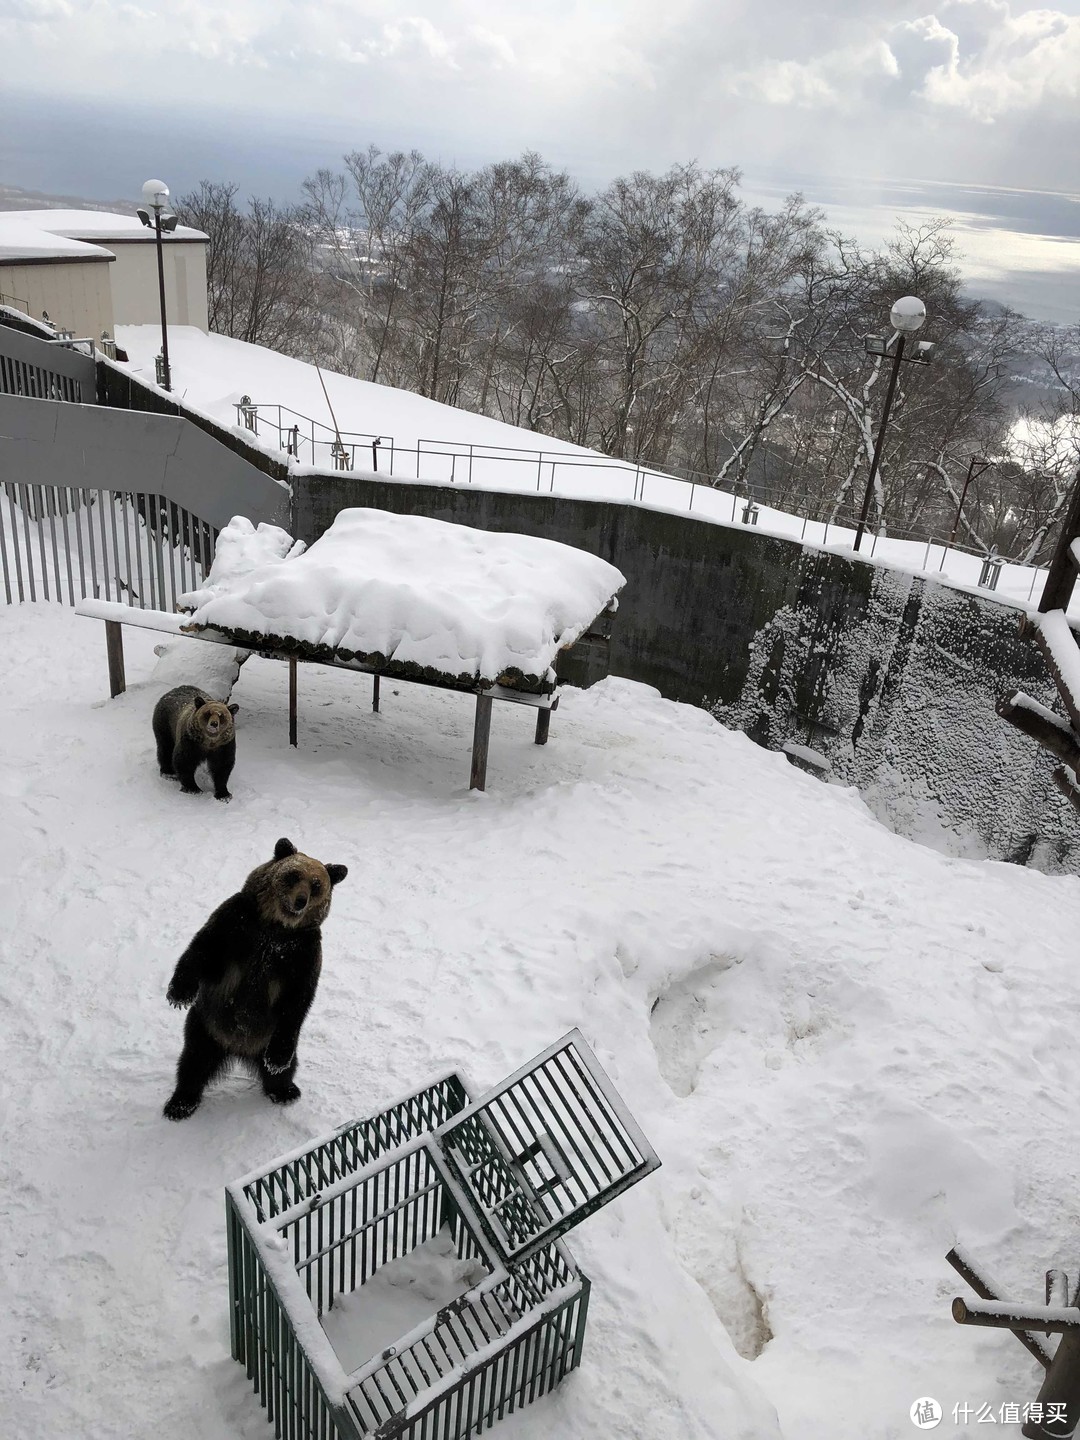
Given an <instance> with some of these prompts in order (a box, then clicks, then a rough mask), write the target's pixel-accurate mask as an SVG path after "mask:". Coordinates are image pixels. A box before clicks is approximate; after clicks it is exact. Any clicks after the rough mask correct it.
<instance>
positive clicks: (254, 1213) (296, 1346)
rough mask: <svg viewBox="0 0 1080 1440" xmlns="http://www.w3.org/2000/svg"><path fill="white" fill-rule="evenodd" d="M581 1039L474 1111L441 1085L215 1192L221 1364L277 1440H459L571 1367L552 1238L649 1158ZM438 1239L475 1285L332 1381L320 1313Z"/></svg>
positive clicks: (555, 1049)
mask: <svg viewBox="0 0 1080 1440" xmlns="http://www.w3.org/2000/svg"><path fill="white" fill-rule="evenodd" d="M659 1163H660V1162H659V1160H658V1159H657V1158H656V1155H655V1154H654V1153H653V1151H652V1149H651V1148H650V1146H649V1145H648V1142H647V1141H646V1140H645V1139H644V1137H643V1136H642V1135H641V1133H640V1131H639V1130H638V1129H637V1126H636V1125H635V1124H634V1122H633V1120H632V1119H631V1118H630V1116H629V1115H628V1114H627V1112H626V1110H625V1107H624V1106H623V1105H622V1102H621V1100H620V1099H619V1097H618V1096H617V1094H616V1093H615V1091H614V1089H613V1088H612V1086H611V1082H610V1081H609V1080H608V1078H607V1076H606V1075H605V1074H604V1072H603V1071H602V1070H601V1068H600V1066H599V1064H598V1063H597V1061H596V1059H595V1057H594V1056H593V1054H592V1052H591V1051H590V1050H589V1048H588V1046H587V1045H586V1044H585V1042H584V1040H583V1039H582V1037H581V1035H580V1034H579V1032H578V1031H576V1030H575V1031H571V1033H570V1034H569V1035H567V1036H564V1037H563V1039H562V1040H560V1041H558V1042H557V1043H556V1044H555V1045H553V1046H551V1047H550V1048H549V1049H548V1050H546V1051H545V1052H544V1053H543V1054H542V1055H540V1056H538V1057H537V1058H536V1059H535V1060H533V1061H532V1062H530V1064H529V1065H527V1066H525V1067H523V1068H522V1069H521V1070H519V1071H518V1072H517V1073H516V1074H515V1075H513V1076H511V1077H510V1079H509V1080H507V1081H505V1082H504V1083H503V1084H502V1085H501V1086H499V1087H497V1088H496V1089H495V1090H494V1091H491V1092H489V1093H488V1094H487V1095H485V1096H484V1097H482V1098H481V1099H480V1100H478V1101H475V1102H474V1101H472V1100H471V1099H470V1096H469V1094H468V1092H467V1090H466V1088H465V1085H464V1083H463V1082H462V1080H461V1078H460V1077H459V1076H458V1075H456V1074H449V1075H446V1076H444V1077H442V1078H441V1079H439V1080H437V1081H435V1082H434V1083H433V1084H430V1085H428V1086H426V1087H425V1088H424V1089H422V1090H419V1091H417V1092H416V1093H415V1094H413V1095H410V1096H408V1097H406V1098H405V1099H403V1100H400V1101H398V1102H397V1103H396V1104H394V1105H391V1106H390V1107H388V1108H387V1109H386V1110H384V1111H382V1112H381V1113H380V1114H378V1115H375V1116H372V1117H370V1118H369V1119H366V1120H360V1121H357V1122H354V1123H352V1124H350V1125H347V1126H345V1127H343V1128H342V1129H341V1130H339V1131H337V1132H335V1134H333V1135H331V1136H329V1137H327V1138H326V1139H323V1140H320V1141H317V1142H314V1143H313V1144H312V1145H310V1146H309V1147H307V1148H305V1149H304V1150H302V1151H298V1152H296V1153H294V1154H292V1155H287V1156H284V1157H282V1158H280V1159H278V1160H277V1161H275V1162H274V1164H273V1165H272V1166H271V1167H270V1168H269V1169H268V1170H266V1171H261V1172H259V1173H257V1174H254V1175H250V1176H247V1177H245V1178H244V1179H243V1180H240V1181H237V1182H236V1183H235V1184H233V1185H230V1186H229V1187H228V1189H227V1191H226V1215H227V1231H228V1253H229V1295H230V1313H231V1317H232V1354H233V1358H234V1359H235V1360H238V1361H239V1362H240V1363H241V1364H243V1365H244V1366H245V1367H246V1370H247V1375H248V1378H249V1379H250V1380H251V1382H252V1384H253V1386H254V1388H255V1392H256V1394H257V1395H258V1396H259V1399H260V1400H261V1402H262V1404H263V1406H264V1407H265V1409H266V1412H267V1419H268V1420H270V1421H271V1422H272V1423H273V1425H274V1433H275V1436H278V1437H280V1436H285V1437H287V1440H365V1437H372V1440H390V1437H398V1436H400V1437H406V1440H464V1437H467V1436H471V1435H478V1434H480V1433H482V1432H483V1431H484V1430H486V1429H488V1428H489V1427H490V1426H491V1425H492V1424H494V1423H495V1421H497V1420H499V1419H501V1418H502V1417H503V1416H504V1415H507V1414H510V1413H511V1412H513V1411H514V1410H516V1409H519V1408H520V1407H521V1406H523V1405H526V1404H529V1403H531V1402H532V1401H533V1400H535V1399H537V1398H538V1397H539V1396H541V1395H544V1394H546V1393H547V1392H548V1391H549V1390H551V1389H552V1388H553V1387H554V1386H555V1385H557V1384H558V1383H559V1382H560V1381H561V1380H562V1379H563V1377H564V1376H565V1375H566V1374H567V1373H568V1372H569V1371H570V1370H572V1369H574V1368H575V1366H577V1365H578V1364H579V1363H580V1361H581V1353H582V1342H583V1338H584V1332H585V1320H586V1316H587V1313H588V1305H589V1281H588V1279H587V1278H586V1277H585V1276H584V1275H583V1274H582V1273H581V1271H580V1270H579V1269H578V1267H577V1265H576V1264H575V1263H574V1261H573V1259H572V1258H571V1257H570V1255H569V1254H568V1252H567V1250H566V1248H565V1246H564V1245H563V1244H562V1241H561V1239H560V1238H559V1237H560V1236H561V1235H562V1234H563V1233H564V1232H565V1231H566V1230H567V1229H569V1228H570V1227H571V1226H572V1225H574V1224H576V1223H577V1221H578V1220H580V1219H581V1218H583V1216H584V1215H587V1214H589V1213H591V1212H592V1211H593V1210H595V1209H597V1208H598V1207H599V1206H600V1205H602V1204H604V1203H606V1201H607V1200H609V1199H611V1198H612V1197H613V1196H614V1195H615V1194H618V1193H619V1191H621V1190H623V1189H625V1188H626V1186H628V1185H631V1184H633V1183H634V1182H635V1181H636V1180H638V1179H640V1178H642V1176H643V1175H645V1174H647V1173H648V1172H649V1171H650V1170H653V1169H655V1168H656V1166H657V1165H659ZM444 1232H445V1235H446V1236H447V1237H449V1241H450V1243H451V1246H452V1251H453V1253H454V1254H455V1255H456V1256H457V1257H458V1258H459V1259H460V1260H462V1261H470V1262H473V1264H472V1271H473V1273H474V1274H475V1273H476V1272H478V1271H479V1272H481V1273H482V1278H481V1279H479V1280H478V1281H474V1283H472V1284H471V1285H470V1286H469V1288H468V1289H466V1290H465V1292H464V1293H463V1294H460V1295H458V1296H457V1297H456V1298H454V1299H452V1300H451V1301H450V1302H449V1303H447V1304H444V1305H442V1306H441V1307H440V1308H438V1309H437V1310H436V1311H435V1313H433V1314H432V1315H431V1316H430V1317H429V1318H427V1319H426V1320H424V1321H423V1322H422V1323H420V1324H418V1325H416V1326H414V1327H413V1328H412V1329H411V1330H409V1331H408V1333H406V1334H405V1335H403V1336H402V1337H401V1338H400V1339H398V1340H397V1341H396V1343H395V1344H392V1345H389V1346H384V1347H382V1348H381V1349H379V1350H378V1352H377V1353H376V1354H374V1355H372V1356H371V1357H370V1358H369V1359H367V1360H366V1361H365V1362H364V1363H362V1364H360V1365H359V1366H358V1367H357V1368H355V1369H353V1370H351V1371H346V1370H345V1369H344V1368H343V1365H342V1363H341V1360H340V1359H339V1357H338V1354H337V1352H336V1350H335V1349H334V1346H333V1344H332V1343H331V1341H330V1339H329V1338H328V1335H327V1333H326V1331H325V1329H324V1328H323V1323H322V1322H323V1318H324V1317H326V1316H328V1315H329V1314H330V1312H332V1311H333V1310H334V1307H335V1303H337V1304H339V1305H340V1304H341V1303H342V1302H343V1301H345V1300H346V1299H347V1298H348V1297H351V1296H353V1295H354V1294H355V1293H356V1292H358V1291H360V1290H362V1287H363V1286H364V1285H365V1284H366V1283H367V1282H368V1281H369V1280H371V1279H372V1277H373V1276H374V1275H375V1274H376V1273H377V1272H378V1271H379V1270H380V1269H381V1268H382V1267H383V1266H385V1265H388V1264H390V1263H391V1262H393V1261H398V1260H400V1259H402V1258H403V1257H405V1256H407V1255H409V1254H410V1253H411V1252H412V1251H414V1250H416V1249H417V1247H419V1246H421V1245H424V1244H425V1243H426V1242H427V1241H430V1240H433V1239H435V1238H436V1237H438V1236H440V1235H441V1234H443V1233H444Z"/></svg>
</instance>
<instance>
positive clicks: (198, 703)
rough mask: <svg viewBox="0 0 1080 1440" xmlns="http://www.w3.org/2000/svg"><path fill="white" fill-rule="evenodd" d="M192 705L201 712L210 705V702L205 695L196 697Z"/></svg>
mask: <svg viewBox="0 0 1080 1440" xmlns="http://www.w3.org/2000/svg"><path fill="white" fill-rule="evenodd" d="M191 703H192V705H194V707H195V709H196V710H201V709H202V707H203V706H204V705H209V704H210V701H209V700H208V699H207V698H206V696H205V695H196V696H195V697H194V699H193V700H192V702H191Z"/></svg>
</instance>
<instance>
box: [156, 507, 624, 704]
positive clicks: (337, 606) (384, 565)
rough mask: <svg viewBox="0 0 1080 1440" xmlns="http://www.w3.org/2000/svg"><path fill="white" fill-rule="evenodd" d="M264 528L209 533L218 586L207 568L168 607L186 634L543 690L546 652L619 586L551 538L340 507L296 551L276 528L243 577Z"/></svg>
mask: <svg viewBox="0 0 1080 1440" xmlns="http://www.w3.org/2000/svg"><path fill="white" fill-rule="evenodd" d="M266 528H267V527H264V526H260V528H259V531H258V532H256V531H255V530H254V529H253V527H252V525H251V523H250V521H248V520H245V519H244V518H243V517H238V518H236V519H234V520H233V521H232V522H231V523H230V525H229V526H228V527H226V529H225V530H224V531H223V532H222V539H225V537H226V536H228V537H229V538H228V543H227V544H226V553H225V560H224V562H223V567H222V572H221V576H220V579H219V576H218V574H217V565H216V563H215V566H214V571H212V572H211V574H210V576H209V583H208V584H207V586H206V587H204V589H202V590H200V591H197V592H193V593H192V594H190V595H185V596H181V597H180V601H179V603H180V605H181V606H182V607H184V608H185V609H192V610H193V613H192V615H191V620H190V627H196V628H210V629H218V630H223V631H226V632H228V633H233V634H238V635H241V636H247V635H249V634H255V635H265V636H268V637H269V636H274V637H278V638H286V639H291V640H298V641H301V642H303V643H305V644H308V645H313V646H320V647H328V648H330V649H332V650H335V651H339V652H344V653H345V656H346V658H349V657H350V656H351V655H360V656H370V655H377V656H381V657H384V659H385V661H387V662H393V663H395V664H399V665H418V666H423V667H425V668H426V669H427V668H429V669H432V670H435V671H438V672H439V673H440V674H444V675H450V676H453V677H455V678H456V679H460V680H461V681H462V682H463V683H470V682H472V681H480V682H482V683H484V684H487V685H492V684H495V683H496V682H497V681H498V679H499V677H500V676H501V675H503V674H505V673H506V672H510V673H511V674H514V673H520V674H521V675H524V676H526V677H539V678H541V679H545V680H548V681H551V680H553V679H554V672H553V671H552V668H551V667H552V663H553V661H554V659H555V656H556V654H557V652H558V651H559V650H560V649H561V648H562V647H563V646H566V645H571V644H573V642H574V641H575V640H576V639H577V638H578V636H579V635H581V634H582V632H583V631H584V630H585V629H586V628H587V627H588V625H589V624H590V623H591V622H592V621H593V620H595V619H596V617H597V615H598V614H599V613H600V612H601V611H602V610H603V609H604V607H605V605H606V604H607V603H608V601H609V600H610V599H611V597H612V595H613V594H614V593H615V592H616V590H618V589H620V588H621V586H623V585H624V584H625V583H626V581H625V577H624V576H623V575H622V574H621V573H620V572H619V571H618V570H616V569H615V567H614V566H613V565H609V564H608V563H607V561H606V560H601V559H600V558H599V557H598V556H596V555H590V554H589V553H588V552H587V551H584V550H577V549H575V548H574V547H573V546H570V545H562V544H560V543H559V542H557V541H555V540H542V539H539V538H537V537H536V536H532V535H514V534H496V533H494V532H492V531H488V530H476V529H473V528H472V527H471V526H468V525H451V524H448V523H447V522H446V521H444V520H431V519H429V518H428V517H427V516H423V515H393V514H390V513H389V512H387V511H385V510H368V509H353V510H342V511H340V512H339V513H338V515H337V516H336V517H335V519H334V523H333V524H332V525H331V526H330V528H329V529H328V530H326V531H325V533H324V534H323V535H321V536H320V537H319V539H318V540H316V541H315V543H314V544H313V545H312V546H311V547H310V548H309V549H307V550H303V551H302V553H299V554H297V553H296V551H295V549H292V550H289V549H288V547H287V543H286V542H288V539H289V537H288V536H286V535H284V532H282V531H277V534H276V536H272V537H270V539H271V541H274V542H276V544H277V550H276V552H275V553H273V554H272V555H271V558H270V559H269V560H267V561H264V562H263V563H261V564H259V563H256V564H254V568H251V569H249V570H246V571H244V570H243V568H242V567H244V566H247V565H248V564H249V563H251V562H252V561H253V560H255V559H256V556H255V555H254V554H253V548H256V547H257V546H258V544H259V542H260V535H261V532H262V531H263V530H264V529H266ZM269 528H270V529H274V528H275V527H269ZM230 531H232V532H233V533H232V535H230V534H229V532H230ZM282 547H285V548H286V551H287V553H286V554H285V555H284V557H283V556H282V554H281V553H280V552H281V550H282Z"/></svg>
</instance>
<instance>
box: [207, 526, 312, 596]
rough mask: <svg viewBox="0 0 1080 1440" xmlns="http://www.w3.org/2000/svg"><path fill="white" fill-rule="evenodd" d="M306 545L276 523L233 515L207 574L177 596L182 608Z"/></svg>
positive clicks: (277, 562) (221, 534) (220, 534)
mask: <svg viewBox="0 0 1080 1440" xmlns="http://www.w3.org/2000/svg"><path fill="white" fill-rule="evenodd" d="M306 548H307V547H306V546H305V544H304V542H303V540H294V539H293V537H292V536H291V535H290V534H289V533H288V531H286V530H282V529H281V527H280V526H279V525H269V524H267V523H266V522H265V521H262V522H260V524H258V525H253V524H252V523H251V521H250V520H249V519H248V518H247V517H246V516H245V515H234V516H233V518H232V519H231V520H230V521H229V523H228V525H226V526H225V527H224V528H223V529H222V530H221V531H220V532H219V534H218V538H217V544H216V545H215V547H214V561H213V564H212V565H211V566H210V573H209V574H208V575H207V577H206V580H205V581H204V583H203V584H202V585H201V586H200V587H199V589H198V590H189V591H188V592H187V593H186V594H185V595H183V596H181V597H180V599H181V600H182V602H183V608H184V609H185V610H195V609H197V608H198V607H199V606H200V605H205V604H206V603H207V601H208V600H210V599H211V598H212V597H213V596H215V595H217V594H220V593H221V592H222V591H225V590H228V589H229V588H230V586H234V585H236V584H237V582H238V581H240V580H242V579H244V578H246V577H247V576H248V575H250V573H251V572H252V571H253V570H255V569H258V568H260V567H263V566H273V565H278V564H280V563H281V562H282V561H283V560H288V559H289V558H290V557H296V556H297V555H302V554H303V553H304V551H305V549H306Z"/></svg>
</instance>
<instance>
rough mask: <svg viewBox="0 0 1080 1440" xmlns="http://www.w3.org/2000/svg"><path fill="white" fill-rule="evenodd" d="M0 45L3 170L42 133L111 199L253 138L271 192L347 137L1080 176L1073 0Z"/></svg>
mask: <svg viewBox="0 0 1080 1440" xmlns="http://www.w3.org/2000/svg"><path fill="white" fill-rule="evenodd" d="M0 49H2V50H3V52H4V53H5V54H6V55H7V56H8V57H10V58H13V59H14V61H15V63H14V64H13V65H12V64H10V59H9V63H8V64H7V65H6V66H5V71H6V74H5V87H6V100H5V102H4V108H5V110H6V111H7V113H6V114H4V115H3V116H2V118H3V119H4V121H5V124H4V131H5V135H6V138H5V140H4V142H3V150H2V152H0V159H2V162H3V166H4V178H5V179H6V180H8V181H9V182H10V183H16V184H21V185H25V186H34V183H35V180H39V181H40V182H41V183H40V184H38V185H37V186H36V188H49V187H54V186H55V185H56V183H57V182H56V181H55V180H53V179H51V178H50V176H51V175H52V174H54V173H55V172H56V171H57V170H59V169H60V168H61V167H60V165H59V162H58V159H57V157H56V152H57V151H59V149H60V148H61V145H62V144H63V143H66V144H67V145H68V146H69V148H70V149H71V150H72V152H73V158H79V159H81V161H82V163H83V164H84V165H85V164H86V163H87V162H88V161H89V160H90V159H91V157H93V173H94V184H95V186H96V187H102V186H104V187H105V188H106V189H111V190H112V191H115V192H116V193H117V194H124V193H126V192H127V190H129V189H130V188H131V187H130V178H129V173H130V167H131V165H134V166H135V168H136V170H137V171H138V173H139V174H141V171H142V169H146V168H147V165H150V167H151V168H153V162H154V161H155V160H156V159H158V158H161V159H165V158H167V159H168V160H169V163H170V166H171V167H173V168H174V169H175V171H176V175H175V178H176V179H177V180H178V181H179V182H180V183H181V184H182V185H184V184H187V183H190V182H191V181H192V180H193V179H195V178H198V175H201V174H202V173H203V171H204V170H206V169H207V167H213V165H215V164H220V163H225V162H227V161H229V160H230V159H232V158H233V152H234V151H235V150H237V148H239V151H240V152H243V151H244V150H246V149H247V148H249V146H250V144H251V142H253V141H254V140H255V139H256V137H261V140H262V148H263V149H264V150H265V151H266V153H265V154H263V155H262V156H261V157H260V158H259V162H258V164H257V165H256V164H254V163H251V162H249V166H250V174H251V182H249V183H253V182H254V181H256V180H258V181H259V182H261V183H262V184H263V186H264V188H265V185H266V184H267V183H268V181H269V180H270V179H271V178H272V177H274V176H276V177H277V182H278V183H277V187H276V188H278V189H279V190H280V191H284V190H285V189H287V188H288V187H289V185H290V183H291V184H294V185H295V183H296V177H297V175H298V174H301V173H306V172H307V170H308V169H309V168H310V166H311V164H312V162H313V161H314V160H316V157H317V156H318V155H322V157H323V158H322V160H321V162H320V163H324V164H334V163H336V161H337V160H338V158H339V157H340V155H341V154H342V153H344V152H345V151H346V150H348V149H352V148H356V147H359V146H364V145H366V144H368V143H375V144H379V145H382V146H394V147H401V148H409V147H412V146H416V147H418V148H420V149H422V150H423V151H424V152H425V153H428V154H431V155H433V156H437V157H439V158H442V159H443V160H444V161H446V162H457V163H459V164H463V165H471V164H475V163H478V162H479V163H482V162H483V161H484V160H487V159H494V158H501V157H504V156H506V155H509V154H513V153H517V152H519V151H520V150H522V149H524V148H532V149H536V150H538V151H540V152H541V153H542V154H544V155H545V156H547V157H549V158H550V159H552V160H553V161H554V162H555V163H558V164H560V165H566V166H568V167H569V168H572V169H573V170H574V171H575V173H577V174H578V175H579V176H580V177H581V178H583V179H584V180H587V181H591V182H602V181H603V179H605V178H607V177H609V176H610V175H612V174H615V173H618V172H620V171H625V170H628V169H633V168H648V169H656V168H663V167H665V166H667V165H669V164H671V163H673V162H675V161H679V160H687V159H690V158H692V157H693V158H697V159H698V160H700V161H701V162H702V163H703V164H707V165H728V164H738V165H740V166H742V167H744V168H745V169H747V170H758V169H760V168H762V167H769V166H771V167H778V168H780V169H784V170H792V171H795V170H802V171H807V170H811V171H814V172H816V173H819V174H839V175H866V176H876V177H880V178H886V179H896V178H900V177H905V176H907V177H917V178H919V179H922V180H948V181H954V182H972V183H978V184H984V185H1001V186H1009V187H1033V188H1039V189H1049V190H1065V191H1070V190H1080V157H1078V155H1077V153H1076V147H1075V145H1074V144H1073V143H1072V136H1073V133H1074V131H1075V127H1076V122H1077V115H1078V110H1080V0H1058V3H1057V4H1056V5H1053V6H1050V7H1037V6H1035V5H1032V4H1028V3H1024V0H887V3H885V4H868V3H867V0H816V3H815V4H813V5H807V4H806V3H805V0H666V3H665V4H664V5H662V6H658V5H657V4H656V3H655V0H620V3H616V0H587V3H586V0H534V3H532V4H531V5H530V6H528V7H525V6H516V5H515V6H509V5H505V4H503V5H498V4H492V3H491V0H485V3H480V0H437V3H431V0H407V3H405V4H399V3H394V0H233V3H231V4H230V5H229V6H228V7H219V6H216V5H210V4H207V3H204V0H169V3H168V4H158V3H155V0H0ZM11 77H14V78H11ZM50 113H51V115H52V116H53V122H54V123H52V124H48V123H45V122H46V120H47V117H48V115H49V114H50ZM80 114H81V115H84V116H89V115H95V116H96V117H97V118H98V121H99V122H100V123H103V124H104V125H105V127H106V130H107V132H108V133H109V135H110V136H114V135H115V132H120V133H122V132H123V131H124V130H127V131H128V132H129V133H128V134H127V136H126V140H127V143H126V144H125V145H124V146H122V147H117V148H116V149H115V150H111V149H110V152H109V153H108V154H102V147H101V146H100V145H99V144H97V143H96V141H97V138H98V137H96V136H95V134H94V133H93V128H92V127H91V128H90V129H89V130H87V129H85V128H80V127H79V125H78V123H77V122H75V123H73V121H75V117H77V116H78V115H80ZM166 136H169V137H171V138H170V140H169V141H168V143H167V144H163V142H164V137H166ZM159 152H160V153H159ZM110 154H113V155H115V159H114V160H112V161H111V162H110ZM159 168H160V167H159ZM196 172H198V173H196ZM65 173H66V172H65ZM238 178H240V179H241V181H242V183H244V182H245V181H247V177H246V176H244V177H241V176H239V175H238Z"/></svg>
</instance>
